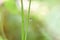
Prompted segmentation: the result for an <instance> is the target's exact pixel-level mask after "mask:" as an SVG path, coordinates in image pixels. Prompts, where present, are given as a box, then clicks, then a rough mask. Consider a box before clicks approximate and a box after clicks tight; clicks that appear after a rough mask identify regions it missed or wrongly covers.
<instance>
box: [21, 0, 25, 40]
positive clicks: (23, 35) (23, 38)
mask: <svg viewBox="0 0 60 40" xmlns="http://www.w3.org/2000/svg"><path fill="white" fill-rule="evenodd" d="M21 15H22V40H25V32H24V9H23V0H21Z"/></svg>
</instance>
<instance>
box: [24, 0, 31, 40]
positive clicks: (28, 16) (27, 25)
mask: <svg viewBox="0 0 60 40" xmlns="http://www.w3.org/2000/svg"><path fill="white" fill-rule="evenodd" d="M30 8H31V0H29V7H28V15H27V24H26V33H25V40H27V34H28V27H29V18H30Z"/></svg>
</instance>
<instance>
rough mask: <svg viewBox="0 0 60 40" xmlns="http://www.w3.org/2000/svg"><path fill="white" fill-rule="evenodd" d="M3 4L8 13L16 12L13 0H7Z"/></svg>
mask: <svg viewBox="0 0 60 40" xmlns="http://www.w3.org/2000/svg"><path fill="white" fill-rule="evenodd" d="M3 5H4V7H5V8H6V9H7V10H8V11H9V12H10V13H13V14H17V13H18V8H17V6H16V1H15V0H7V1H6V2H5V3H4V4H3Z"/></svg>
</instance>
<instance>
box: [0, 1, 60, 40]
mask: <svg viewBox="0 0 60 40" xmlns="http://www.w3.org/2000/svg"><path fill="white" fill-rule="evenodd" d="M34 1H35V0H34ZM36 1H40V2H47V3H49V5H50V6H52V5H53V4H56V3H59V2H60V1H58V0H36ZM3 8H5V9H6V11H7V13H8V15H6V16H7V19H6V23H7V25H6V26H4V33H5V35H6V37H7V39H8V40H21V27H22V17H21V15H20V14H21V13H20V14H19V15H14V14H18V13H19V11H21V10H18V9H17V6H16V1H15V0H8V1H7V2H5V3H4V4H3ZM2 13H3V12H2ZM2 13H1V14H2ZM24 13H25V16H24V18H25V19H24V26H25V27H26V21H27V20H26V18H27V13H26V11H25V12H24ZM53 13H54V14H55V13H56V12H54V11H53V12H52V14H51V15H49V16H48V18H47V17H46V18H47V19H46V20H47V21H48V22H47V23H48V26H50V24H53V26H56V25H55V21H56V19H54V17H55V16H56V14H55V15H54V14H53ZM36 14H37V15H32V13H31V15H30V20H29V22H30V23H29V27H28V34H27V40H52V38H51V37H50V35H49V34H48V33H47V32H46V31H45V30H46V29H45V28H46V24H45V20H44V18H43V16H39V17H37V16H38V15H40V14H38V13H36ZM2 15H4V13H3V14H2ZM53 15H54V16H53ZM57 15H59V14H57ZM1 19H2V18H1ZM54 20H55V21H54ZM0 22H1V21H0ZM51 22H52V23H51ZM58 23H59V22H58ZM25 29H26V28H25ZM0 39H2V38H0Z"/></svg>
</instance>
